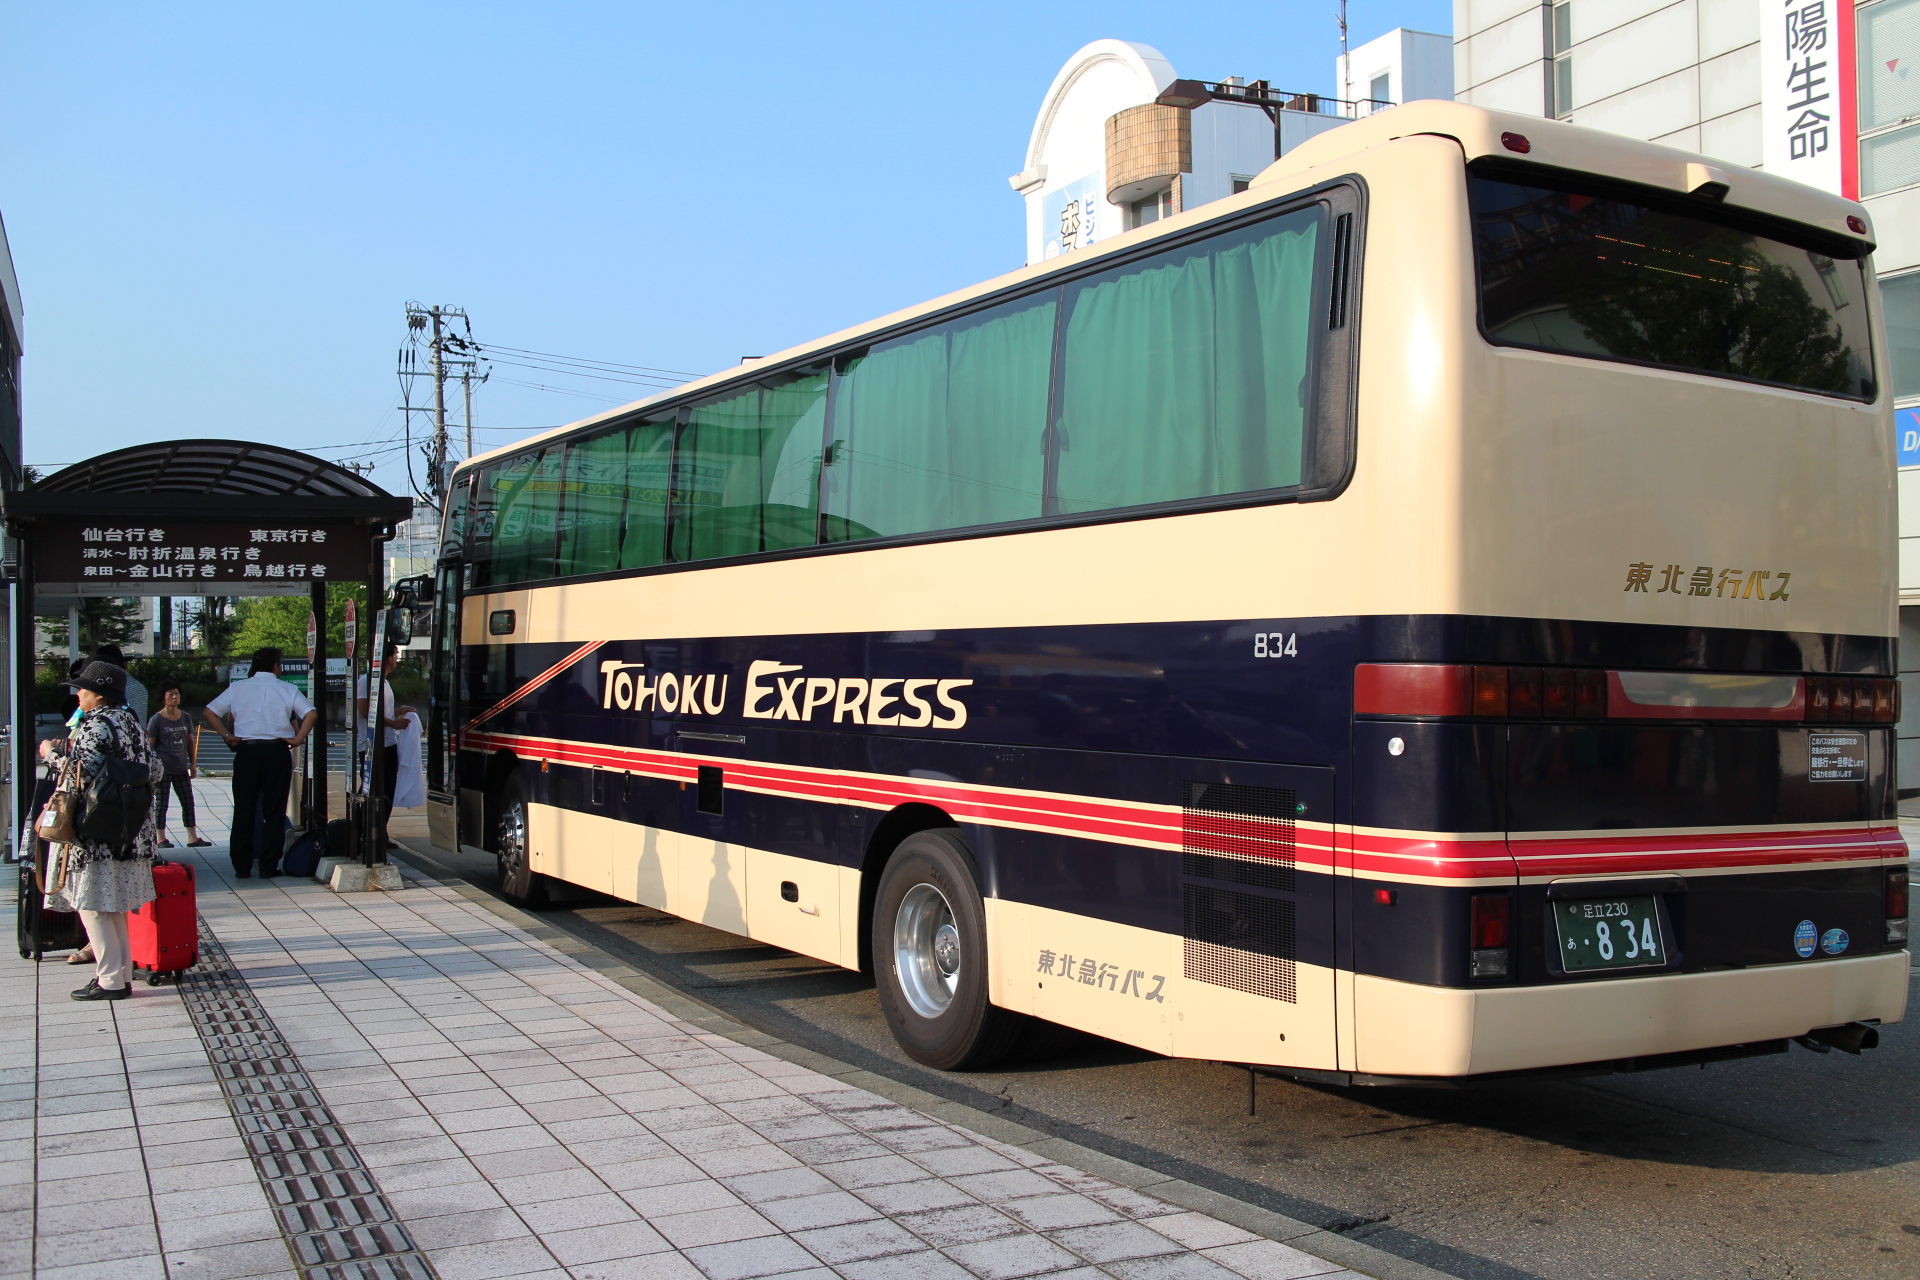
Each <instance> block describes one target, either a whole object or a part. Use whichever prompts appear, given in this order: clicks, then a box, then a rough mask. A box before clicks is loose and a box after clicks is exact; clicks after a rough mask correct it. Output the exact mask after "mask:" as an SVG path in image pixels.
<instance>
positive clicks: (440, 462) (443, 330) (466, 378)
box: [397, 302, 491, 512]
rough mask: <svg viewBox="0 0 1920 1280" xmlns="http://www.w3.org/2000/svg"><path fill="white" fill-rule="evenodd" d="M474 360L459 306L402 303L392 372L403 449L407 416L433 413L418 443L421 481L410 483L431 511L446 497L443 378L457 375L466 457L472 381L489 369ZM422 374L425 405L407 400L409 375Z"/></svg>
mask: <svg viewBox="0 0 1920 1280" xmlns="http://www.w3.org/2000/svg"><path fill="white" fill-rule="evenodd" d="M422 339H424V340H425V343H426V348H427V351H426V356H427V359H426V365H427V367H426V368H425V369H424V370H423V369H421V368H420V359H419V357H420V346H421V342H422ZM480 360H481V354H480V345H479V344H478V343H477V342H475V341H474V340H473V325H472V323H471V322H470V321H469V320H468V319H467V313H466V312H465V311H464V310H463V309H461V308H459V307H448V306H432V307H429V306H423V305H421V304H420V303H418V302H409V303H408V304H407V345H406V346H404V347H402V348H401V349H400V357H399V367H398V370H397V372H398V374H399V378H400V401H401V403H400V411H401V412H402V413H404V414H405V415H406V422H407V428H408V438H409V448H411V437H412V426H413V415H414V414H416V413H428V414H431V415H432V416H433V430H432V434H431V435H430V436H429V437H428V439H427V441H426V442H425V443H424V444H423V445H422V446H421V452H422V453H423V454H424V455H425V461H426V467H427V477H426V483H425V484H424V485H421V484H418V483H416V484H415V486H414V488H415V490H416V492H417V493H418V494H419V496H420V497H422V498H425V499H426V500H427V503H428V505H429V506H431V507H432V508H433V509H434V510H435V511H436V512H437V511H438V510H439V509H440V506H441V503H442V501H443V500H444V498H445V496H446V487H447V476H448V474H449V473H450V472H451V471H452V470H453V467H452V464H451V461H450V460H449V458H448V456H447V454H448V441H447V379H448V378H450V377H455V376H457V377H458V378H459V379H460V381H461V384H462V386H463V388H464V390H465V392H466V402H467V404H466V408H467V433H466V435H467V438H466V446H467V451H466V456H467V457H472V456H473V384H474V383H475V382H476V381H478V382H485V381H486V380H487V376H488V374H489V373H490V372H491V370H484V369H481V368H480ZM423 377H424V378H431V379H432V380H433V402H432V404H431V405H430V406H429V405H425V404H420V405H416V404H414V402H413V383H414V379H416V378H423Z"/></svg>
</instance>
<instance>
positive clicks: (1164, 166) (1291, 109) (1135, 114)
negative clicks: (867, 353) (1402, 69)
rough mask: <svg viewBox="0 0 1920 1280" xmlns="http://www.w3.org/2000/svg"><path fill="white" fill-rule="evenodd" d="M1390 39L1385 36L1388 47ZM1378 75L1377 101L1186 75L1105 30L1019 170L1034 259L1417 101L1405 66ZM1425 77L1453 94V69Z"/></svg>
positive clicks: (1206, 196) (1053, 104)
mask: <svg viewBox="0 0 1920 1280" xmlns="http://www.w3.org/2000/svg"><path fill="white" fill-rule="evenodd" d="M1414 34H1416V35H1418V34H1419V33H1414ZM1398 35H1399V33H1394V36H1395V37H1396V38H1397V37H1398ZM1421 38H1422V39H1424V40H1426V41H1428V42H1432V41H1439V42H1440V43H1441V44H1442V45H1444V44H1445V43H1446V41H1445V37H1441V36H1422V37H1421ZM1387 40H1388V38H1387V37H1383V38H1382V41H1387ZM1382 41H1376V42H1374V44H1375V45H1379V46H1380V47H1381V48H1386V47H1387V44H1384V43H1382ZM1389 43H1391V42H1390V41H1389ZM1393 48H1395V49H1398V48H1399V45H1398V44H1394V45H1393ZM1366 49H1367V50H1372V49H1374V45H1369V46H1366ZM1383 65H1384V64H1383ZM1393 65H1394V66H1395V67H1397V66H1398V65H1399V64H1398V63H1397V62H1396V63H1394V64H1393ZM1369 66H1371V64H1369ZM1340 70H1341V71H1344V70H1345V67H1344V66H1342V67H1341V68H1340ZM1428 79H1429V80H1433V77H1431V76H1430V77H1428ZM1377 86H1390V90H1391V91H1390V93H1389V95H1388V96H1385V97H1382V98H1381V99H1380V100H1378V101H1373V100H1368V99H1366V98H1365V97H1364V96H1363V97H1359V98H1355V99H1339V98H1331V97H1327V96H1325V95H1322V94H1317V93H1291V92H1284V91H1280V90H1276V89H1275V88H1274V87H1273V86H1272V85H1270V84H1269V83H1268V82H1266V81H1265V80H1252V81H1249V80H1244V79H1242V78H1240V77H1238V76H1230V77H1228V78H1227V79H1225V80H1218V81H1208V80H1183V79H1181V78H1180V77H1179V75H1178V74H1177V73H1176V72H1175V71H1174V68H1173V64H1172V63H1171V62H1169V61H1168V60H1167V59H1166V57H1165V55H1163V54H1162V53H1161V52H1160V51H1159V50H1158V49H1155V48H1154V47H1153V46H1151V45H1145V44H1138V43H1135V42H1132V41H1128V40H1095V41H1094V42H1093V43H1092V44H1089V45H1087V46H1085V47H1084V48H1081V49H1079V50H1077V51H1076V52H1075V53H1074V54H1073V56H1072V57H1070V58H1068V59H1067V61H1066V64H1065V65H1064V66H1062V67H1061V68H1060V72H1059V74H1058V75H1056V76H1054V78H1053V83H1052V84H1051V85H1050V86H1048V88H1047V92H1046V96H1045V97H1044V98H1043V99H1042V100H1041V103H1040V111H1039V114H1038V115H1037V116H1036V117H1035V118H1034V122H1033V133H1032V135H1031V136H1030V137H1029V138H1028V140H1027V154H1026V163H1025V165H1024V166H1023V167H1022V168H1021V170H1020V172H1019V173H1016V174H1014V175H1013V176H1012V177H1011V178H1009V179H1008V180H1007V181H1008V182H1009V183H1010V184H1011V185H1012V187H1013V189H1014V190H1015V191H1017V192H1018V193H1019V194H1020V195H1021V196H1022V197H1023V198H1024V199H1025V201H1026V223H1027V261H1028V262H1029V263H1033V262H1041V261H1044V260H1045V259H1048V258H1053V257H1057V256H1059V255H1060V254H1062V253H1070V252H1072V251H1073V250H1075V249H1080V248H1084V247H1086V246H1087V245H1090V244H1094V243H1096V242H1098V241H1100V240H1104V239H1106V238H1108V237H1109V236H1115V235H1119V234H1120V233H1121V232H1123V231H1129V230H1131V229H1133V228H1134V227H1138V226H1142V225H1144V224H1146V223H1149V222H1155V221H1158V220H1159V219H1161V218H1164V217H1168V216H1171V215H1172V214H1175V213H1178V212H1180V211H1181V210H1183V209H1191V208H1194V207H1195V206H1196V205H1201V204H1205V203H1207V202H1208V201H1210V200H1218V199H1220V198H1222V197H1223V196H1229V195H1232V194H1233V193H1234V192H1236V191H1244V190H1245V189H1246V187H1247V184H1248V183H1250V182H1251V181H1252V180H1253V179H1254V177H1255V176H1257V175H1258V174H1259V173H1260V171H1261V170H1263V169H1265V168H1266V167H1267V166H1268V165H1270V164H1272V163H1273V162H1274V161H1275V160H1276V159H1278V158H1279V157H1280V156H1281V155H1284V154H1285V153H1286V152H1288V151H1291V150H1292V149H1293V148H1294V147H1296V146H1299V145H1300V144H1301V143H1302V142H1305V141H1306V140H1307V139H1308V138H1311V137H1313V136H1314V135H1315V134H1318V133H1324V132H1325V131H1326V130H1328V129H1331V128H1334V127H1336V126H1338V125H1340V124H1342V123H1344V122H1345V121H1347V120H1349V119H1352V118H1354V117H1355V116H1359V115H1365V114H1367V113H1368V112H1370V111H1375V110H1380V109H1384V108H1386V107H1389V106H1392V105H1393V104H1394V103H1396V102H1402V101H1405V100H1406V96H1407V91H1408V89H1409V88H1412V87H1414V86H1413V85H1412V84H1411V83H1410V82H1407V81H1405V79H1404V78H1402V77H1398V76H1394V75H1389V76H1388V77H1387V78H1386V79H1385V80H1382V79H1380V78H1379V76H1378V75H1371V76H1370V78H1369V79H1368V81H1367V83H1366V86H1364V87H1366V88H1369V89H1371V88H1373V87H1377ZM1418 88H1419V92H1420V93H1421V94H1423V95H1425V94H1432V95H1433V96H1440V97H1446V96H1449V95H1451V93H1452V81H1451V80H1450V79H1447V80H1446V81H1445V83H1444V84H1441V83H1440V82H1439V81H1438V80H1434V82H1433V83H1432V84H1427V83H1425V82H1422V83H1421V84H1420V85H1419V86H1418Z"/></svg>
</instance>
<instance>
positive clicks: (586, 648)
mask: <svg viewBox="0 0 1920 1280" xmlns="http://www.w3.org/2000/svg"><path fill="white" fill-rule="evenodd" d="M605 643H606V641H605V640H589V641H588V642H587V643H585V644H583V645H581V646H580V647H579V648H578V649H575V650H574V651H573V652H572V653H570V654H568V655H567V656H566V657H564V658H562V659H560V661H558V662H556V663H554V664H553V665H552V666H550V667H548V668H547V669H546V670H545V671H542V672H541V673H540V674H539V675H537V676H535V677H534V678H533V679H531V680H529V681H527V682H526V683H525V684H523V685H521V686H520V687H519V688H518V689H516V690H514V691H513V692H512V693H510V694H508V695H507V696H506V697H505V698H502V699H501V700H500V701H499V702H496V703H494V704H493V705H492V706H491V707H488V708H487V709H486V710H485V711H482V712H481V713H480V714H479V715H477V716H475V717H474V718H473V719H471V720H469V721H467V728H468V729H469V730H471V729H472V728H473V727H474V726H475V725H478V724H484V723H485V722H486V721H488V720H491V719H493V718H494V717H495V716H497V715H499V714H500V713H501V712H502V711H505V710H506V709H507V708H508V707H510V706H512V705H513V704H514V703H516V702H518V701H520V699H522V698H524V697H526V696H527V695H528V694H530V693H532V692H533V691H534V690H535V689H538V688H540V687H541V686H542V685H544V684H546V683H547V681H549V680H551V679H553V678H554V677H555V676H557V675H559V674H560V673H561V672H562V671H565V670H566V669H567V668H568V667H570V666H572V665H573V664H574V663H576V662H578V661H580V659H582V658H584V657H586V656H587V655H588V654H589V653H592V652H593V651H594V650H595V649H598V648H599V647H600V646H601V645H603V644H605Z"/></svg>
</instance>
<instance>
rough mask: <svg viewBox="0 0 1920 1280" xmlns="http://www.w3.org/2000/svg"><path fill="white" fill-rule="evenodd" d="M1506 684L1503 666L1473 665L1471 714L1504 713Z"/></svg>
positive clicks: (1496, 715) (1505, 673) (1502, 714)
mask: <svg viewBox="0 0 1920 1280" xmlns="http://www.w3.org/2000/svg"><path fill="white" fill-rule="evenodd" d="M1507 684H1508V681H1507V669H1506V668H1505V667H1475V668H1474V669H1473V714H1474V715H1476V716H1495V717H1498V716H1504V715H1506V714H1507Z"/></svg>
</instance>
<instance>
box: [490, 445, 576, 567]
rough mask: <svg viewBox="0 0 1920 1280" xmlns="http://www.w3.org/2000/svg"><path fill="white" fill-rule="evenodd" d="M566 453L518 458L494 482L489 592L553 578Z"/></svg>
mask: <svg viewBox="0 0 1920 1280" xmlns="http://www.w3.org/2000/svg"><path fill="white" fill-rule="evenodd" d="M562 458H563V454H562V451H561V450H560V449H558V448H552V449H542V450H541V451H540V452H538V453H535V454H530V455H527V456H524V457H520V458H516V459H514V460H513V461H511V462H509V463H507V464H506V465H504V466H502V467H501V468H500V470H499V471H498V472H497V473H495V474H494V475H493V476H492V477H491V479H492V481H493V491H494V493H493V496H494V519H493V563H492V566H491V568H490V570H489V572H488V574H487V584H488V585H489V586H504V585H506V584H508V583H513V582H531V581H534V580H537V579H540V578H551V577H552V576H553V570H554V558H553V549H554V531H555V526H556V525H557V523H558V516H559V509H560V487H561V465H560V464H561V461H562Z"/></svg>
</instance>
